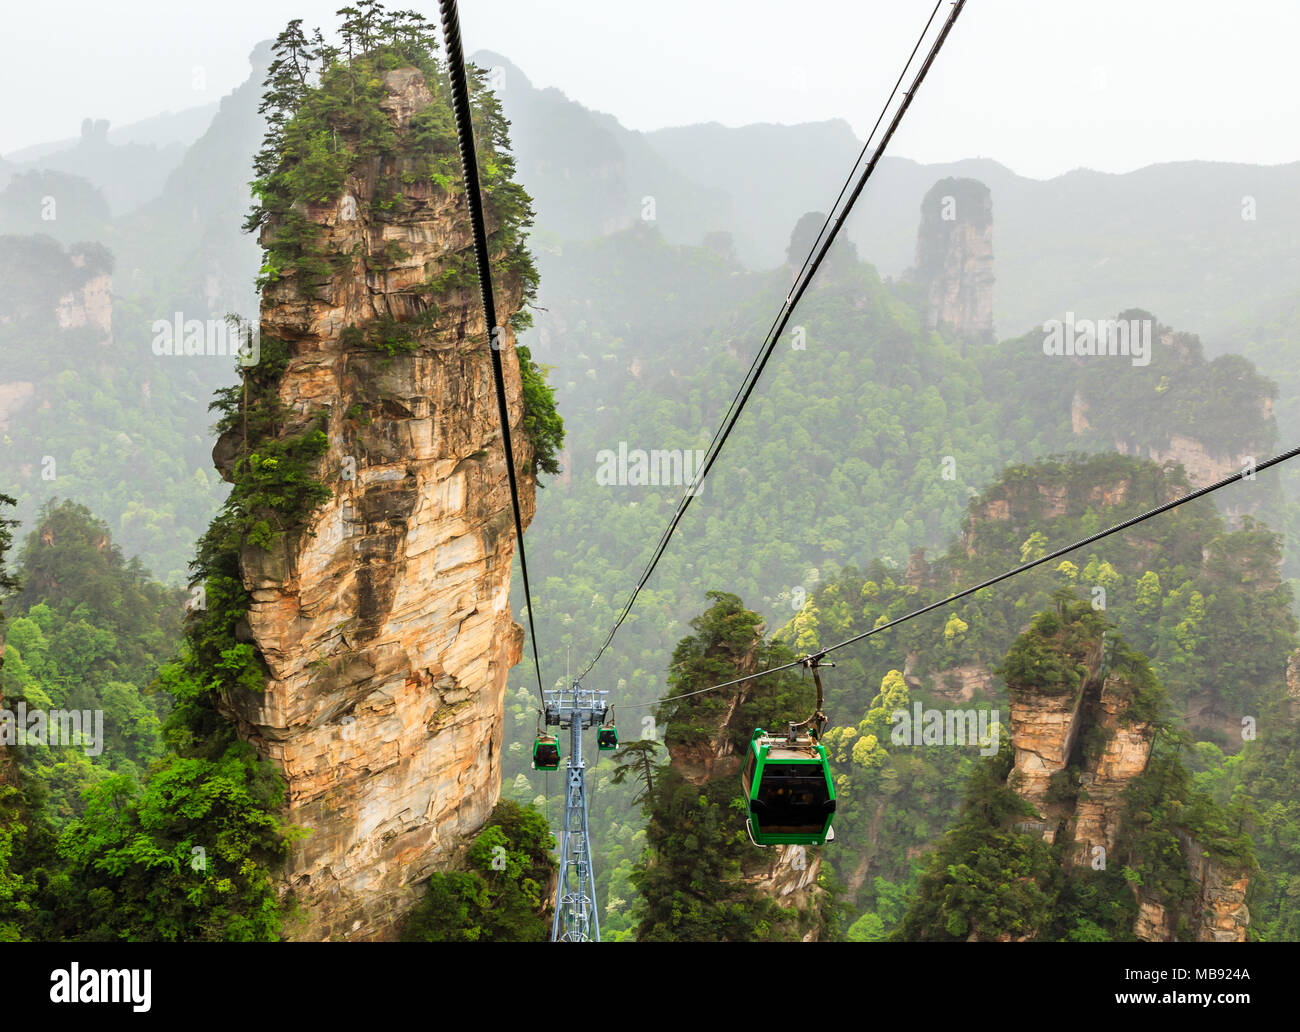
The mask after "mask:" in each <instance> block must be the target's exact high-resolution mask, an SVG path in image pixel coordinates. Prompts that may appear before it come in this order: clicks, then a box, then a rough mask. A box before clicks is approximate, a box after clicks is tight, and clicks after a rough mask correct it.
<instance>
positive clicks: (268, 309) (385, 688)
mask: <svg viewBox="0 0 1300 1032" xmlns="http://www.w3.org/2000/svg"><path fill="white" fill-rule="evenodd" d="M385 86H386V89H387V98H386V99H385V100H384V101H383V102H382V104H381V107H382V108H383V110H384V112H385V113H386V115H387V116H388V118H389V120H390V122H391V124H392V125H393V127H394V128H395V130H396V131H397V133H398V135H399V137H400V136H401V135H402V134H404V133H407V132H408V131H409V130H410V120H411V117H412V115H413V114H415V113H416V112H418V111H420V110H422V109H423V108H425V107H426V106H427V105H428V104H429V103H430V102H431V100H432V96H431V94H430V92H429V89H428V87H427V86H426V85H425V81H424V78H423V76H422V75H421V74H420V73H419V72H417V71H416V70H415V69H411V68H406V69H397V70H394V71H390V72H388V73H387V74H386V78H385ZM406 160H407V159H405V158H402V157H398V156H393V157H376V158H372V159H368V160H367V161H366V162H364V163H360V164H359V165H358V166H357V167H354V168H353V169H352V171H351V172H350V173H349V175H348V177H347V182H346V184H345V187H344V191H343V194H342V196H341V197H340V199H339V200H338V202H337V203H329V204H325V205H321V206H311V207H309V208H308V210H307V212H306V214H307V216H308V218H310V219H311V220H312V221H313V222H315V223H316V224H317V225H318V226H319V227H320V236H319V240H320V244H321V248H322V250H323V251H324V253H326V254H327V255H330V256H335V261H336V264H335V266H334V268H335V271H334V273H333V275H332V277H331V278H330V279H329V280H328V282H325V283H323V284H319V285H317V287H316V289H315V290H313V291H304V290H300V289H299V288H298V287H297V286H296V285H295V284H294V283H293V282H292V281H291V280H283V281H281V282H280V283H277V284H275V285H273V286H271V287H268V288H267V289H266V290H265V292H264V294H263V297H262V304H261V336H262V338H263V340H268V339H273V340H279V341H284V342H287V343H288V345H289V351H290V357H289V360H288V365H287V367H286V368H285V370H284V372H283V374H282V376H281V377H280V379H279V388H278V393H279V397H280V400H281V401H282V402H283V403H284V405H286V406H287V407H288V408H289V409H290V410H291V411H292V412H293V413H294V414H295V415H294V418H296V419H298V420H300V421H301V423H302V424H303V425H307V424H310V423H312V422H313V421H315V420H318V419H320V420H323V426H324V429H325V432H326V433H327V435H328V438H329V448H328V452H327V454H326V455H325V457H324V458H323V460H322V462H321V470H322V476H323V478H324V479H325V480H326V482H327V483H330V484H331V486H332V487H333V488H334V491H333V495H332V497H331V498H329V499H328V500H327V501H325V502H324V504H322V505H321V506H320V507H319V508H318V509H316V510H315V511H314V513H313V514H312V516H311V518H310V523H309V525H308V527H307V530H306V532H305V533H304V534H302V535H300V536H298V537H297V538H296V539H294V540H289V539H282V540H280V541H279V542H278V543H277V544H275V545H273V546H272V548H271V549H270V550H269V551H267V550H263V549H262V548H259V547H256V546H245V547H244V549H243V551H242V554H241V557H240V558H241V562H240V566H241V572H242V577H243V580H244V583H245V586H246V587H247V589H248V590H249V592H250V593H251V596H252V600H253V601H252V606H251V609H250V610H249V612H248V616H247V625H248V635H249V637H250V639H251V640H252V642H253V643H254V644H255V645H256V647H257V648H258V650H259V651H260V653H261V655H262V656H263V658H264V659H265V661H266V664H267V666H268V668H269V669H270V672H271V679H270V681H269V682H268V684H267V686H266V692H265V694H264V695H262V696H260V697H258V696H253V695H244V696H241V697H238V698H236V697H229V698H227V699H226V700H225V711H226V712H227V715H228V716H229V717H231V718H232V719H233V720H234V721H235V722H236V723H237V725H238V727H239V729H240V732H241V734H242V735H243V736H244V737H246V738H247V739H248V740H249V741H251V742H253V743H254V744H255V745H256V747H257V748H258V749H259V750H260V751H261V752H262V753H263V754H264V755H265V756H266V757H268V758H269V759H270V760H271V761H272V762H273V763H274V764H275V765H276V766H277V767H278V768H279V770H280V772H281V773H282V775H283V777H284V780H285V782H286V784H287V786H288V802H287V806H288V812H287V814H286V819H287V820H288V821H289V822H290V823H291V824H295V825H299V826H301V827H303V828H305V829H307V830H308V832H309V834H308V835H307V837H305V838H304V839H302V840H300V841H299V842H298V843H296V845H295V847H294V850H293V853H292V856H291V858H290V860H289V862H288V864H287V867H286V873H285V882H284V889H285V890H286V891H291V892H292V894H293V896H294V897H295V899H296V900H297V902H298V903H299V904H300V906H301V907H302V909H303V911H304V918H303V920H301V921H299V922H297V923H295V924H293V925H291V926H290V927H288V928H287V929H286V934H288V935H289V936H291V937H293V938H299V939H371V938H389V937H391V936H392V934H393V932H394V923H395V921H396V919H397V918H398V917H399V916H400V915H401V913H402V912H403V910H404V909H405V908H406V907H407V906H408V905H409V903H410V902H411V901H412V900H413V898H414V891H415V890H414V887H413V886H414V883H416V882H418V881H420V880H421V879H423V878H426V877H427V876H428V875H429V874H430V873H431V872H432V871H434V870H436V869H440V868H445V867H447V866H448V865H449V864H450V863H452V862H453V861H454V860H456V859H457V857H458V855H459V853H460V852H461V851H462V850H463V848H464V847H465V846H466V845H467V842H468V839H469V837H471V836H472V834H473V833H474V832H476V831H477V830H478V828H479V827H480V826H481V825H482V824H483V823H484V821H485V820H486V818H487V817H488V815H489V814H490V812H491V810H492V807H493V805H494V804H495V802H496V800H497V798H498V794H499V790H500V777H501V766H500V753H501V735H502V710H503V702H504V694H505V687H506V675H507V672H508V670H509V669H510V667H511V666H512V665H513V664H514V663H516V662H517V661H518V659H519V657H520V650H521V644H522V637H523V636H522V630H521V629H520V628H519V627H518V626H517V625H516V624H515V623H514V621H513V619H512V616H511V612H510V607H509V604H508V598H509V587H510V567H511V559H512V556H513V552H514V540H513V527H512V519H511V514H510V497H509V489H508V486H507V479H506V470H505V459H504V455H503V451H502V445H501V435H500V430H499V427H498V425H497V420H498V417H497V408H496V400H495V395H494V387H493V380H492V371H491V352H490V350H489V348H488V344H487V342H488V328H487V327H486V326H485V325H484V322H483V315H482V307H481V305H480V304H479V302H478V295H477V290H476V289H472V290H462V289H452V290H449V291H444V292H443V293H441V294H439V295H438V296H436V297H434V296H431V295H430V294H429V292H428V287H427V284H428V283H429V281H430V280H431V279H433V278H435V277H437V276H439V275H441V274H443V273H445V272H446V271H447V270H448V268H450V267H453V263H458V262H460V261H461V260H462V259H464V260H467V261H469V262H472V260H473V258H472V238H471V232H470V228H469V224H468V217H467V214H466V208H465V204H464V198H463V195H461V194H459V193H454V194H452V193H447V192H445V191H443V190H441V189H440V188H438V187H437V186H435V185H433V184H431V183H430V182H428V181H427V180H424V181H420V180H419V179H418V178H417V177H408V182H406V183H405V184H404V185H403V189H402V192H401V196H400V197H399V199H398V200H397V201H396V202H393V203H391V204H389V205H373V204H372V201H374V200H375V198H376V194H377V191H378V190H379V188H380V183H381V181H388V182H392V181H394V179H395V178H396V179H399V180H400V177H401V176H402V174H403V172H404V171H405V168H404V166H403V162H404V161H406ZM410 179H416V181H415V182H409V180H410ZM492 228H493V227H492V226H489V232H491V230H492ZM274 229H275V227H274V225H272V226H271V227H269V228H268V232H273V231H274ZM394 245H397V246H394ZM394 255H398V257H396V258H394V257H393V256H394ZM503 280H504V281H498V283H497V288H498V293H497V306H498V311H499V313H500V318H501V321H502V322H503V323H508V320H509V317H510V315H511V314H512V313H514V312H515V311H517V310H518V308H519V307H520V304H521V296H522V288H521V287H520V285H519V284H518V283H512V282H510V279H509V277H503ZM309 294H310V295H312V296H307V295H309ZM421 318H422V319H423V320H425V321H423V322H421V321H418V320H420V319H421ZM412 320H417V321H416V322H413V321H412ZM395 324H408V325H407V327H406V328H407V329H408V331H409V334H410V335H411V336H413V338H414V339H415V341H416V343H417V345H418V346H417V347H415V348H414V350H412V351H410V353H402V351H398V353H395V354H392V355H390V354H388V353H386V352H385V351H384V350H381V349H379V348H377V347H376V346H375V345H374V344H373V343H367V342H366V341H367V340H368V339H370V335H369V333H368V331H369V330H370V329H372V328H374V327H375V326H377V325H380V326H387V327H391V326H393V325H395ZM503 329H504V338H503V342H504V347H503V349H502V357H503V359H504V364H505V368H506V385H507V395H508V399H509V411H510V419H511V425H512V431H511V432H512V437H513V439H514V442H515V448H516V455H517V458H518V460H519V461H520V463H521V465H522V466H523V467H524V469H527V468H530V464H531V449H530V446H529V444H528V439H527V437H526V436H525V434H524V433H523V430H522V418H523V408H522V400H521V394H520V380H519V370H518V363H517V360H516V356H515V353H514V338H513V334H512V332H511V331H510V329H509V328H508V325H507V326H505V327H504V328H503ZM357 331H360V332H357ZM240 447H241V442H240V441H239V439H238V432H237V431H232V432H231V433H230V434H228V435H227V436H226V437H224V438H223V439H222V440H221V441H220V442H219V443H218V445H217V448H216V450H215V452H214V458H215V459H216V460H217V464H218V466H219V467H222V468H223V469H225V468H228V467H229V464H230V463H231V461H232V459H233V458H234V456H235V455H237V454H238V453H239V449H240ZM522 474H523V470H521V478H520V487H521V493H522V497H521V502H522V505H523V508H524V512H523V517H524V520H525V522H527V521H529V520H531V518H532V515H533V512H534V509H535V506H534V488H535V482H534V481H533V479H532V478H531V477H530V476H527V475H522Z"/></svg>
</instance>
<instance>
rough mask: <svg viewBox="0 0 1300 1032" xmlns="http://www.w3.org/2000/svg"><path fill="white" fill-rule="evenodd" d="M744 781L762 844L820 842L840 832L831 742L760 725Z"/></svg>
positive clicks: (753, 832) (752, 833) (752, 826)
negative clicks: (837, 829) (775, 732)
mask: <svg viewBox="0 0 1300 1032" xmlns="http://www.w3.org/2000/svg"><path fill="white" fill-rule="evenodd" d="M740 783H741V786H742V787H743V788H744V790H745V803H746V805H747V806H748V807H749V820H748V821H747V822H746V823H747V826H748V831H749V837H750V840H751V841H752V842H753V843H754V844H755V845H756V846H775V845H795V844H797V845H807V846H820V845H821V844H822V843H824V842H826V841H827V840H828V839H831V838H834V832H833V830H832V829H831V818H832V817H834V816H835V785H834V783H833V781H832V779H831V769H830V762H829V761H828V760H827V758H826V747H825V746H824V745H822V744H821V743H820V742H818V741H817V740H816V739H814V738H813V737H812V736H811V735H800V736H797V737H794V738H791V737H789V736H787V735H769V734H768V733H767V732H766V731H764V730H763V729H762V728H761V727H760V728H755V729H754V737H753V738H752V739H751V740H750V743H749V753H748V755H747V756H746V758H745V768H744V771H743V773H742V774H741V776H740Z"/></svg>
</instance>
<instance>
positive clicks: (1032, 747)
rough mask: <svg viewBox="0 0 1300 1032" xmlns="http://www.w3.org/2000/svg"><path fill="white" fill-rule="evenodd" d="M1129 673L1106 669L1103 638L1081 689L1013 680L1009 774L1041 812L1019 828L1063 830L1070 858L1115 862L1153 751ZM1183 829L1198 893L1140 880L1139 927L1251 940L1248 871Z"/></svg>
mask: <svg viewBox="0 0 1300 1032" xmlns="http://www.w3.org/2000/svg"><path fill="white" fill-rule="evenodd" d="M1132 677H1133V675H1132V673H1131V671H1126V672H1116V671H1112V670H1110V669H1109V664H1108V661H1107V660H1106V659H1105V658H1104V643H1103V642H1102V641H1101V640H1098V641H1095V642H1093V643H1091V644H1090V645H1089V646H1088V648H1087V653H1086V657H1085V663H1084V672H1083V674H1082V677H1081V679H1080V683H1079V686H1078V689H1077V690H1075V691H1071V692H1066V693H1046V692H1042V691H1040V690H1037V689H1036V688H1035V687H1034V686H1032V685H1025V684H1017V683H1009V684H1008V688H1009V690H1010V698H1011V742H1012V747H1013V749H1014V755H1015V760H1014V765H1013V767H1012V771H1011V774H1010V775H1009V777H1008V780H1007V783H1008V785H1009V787H1011V788H1012V789H1014V790H1015V791H1016V793H1017V794H1019V795H1020V796H1021V798H1023V799H1025V800H1026V801H1027V802H1029V803H1030V804H1031V806H1033V808H1034V810H1035V812H1036V815H1037V818H1036V819H1031V820H1026V821H1022V822H1021V823H1020V826H1019V830H1021V831H1026V832H1031V833H1035V834H1041V836H1042V837H1043V839H1044V840H1045V841H1047V842H1057V841H1058V840H1062V841H1063V842H1064V843H1065V846H1066V851H1067V855H1068V856H1069V857H1070V860H1069V862H1070V863H1073V864H1074V865H1076V866H1078V867H1092V868H1093V869H1097V867H1098V864H1101V865H1104V864H1105V863H1107V862H1115V858H1116V857H1117V856H1118V855H1119V854H1118V850H1119V848H1120V833H1121V830H1122V825H1123V819H1124V815H1125V811H1126V809H1127V805H1128V800H1127V799H1126V797H1125V790H1126V789H1127V788H1128V787H1129V786H1130V784H1132V783H1133V781H1134V779H1136V778H1138V777H1139V776H1140V775H1142V774H1143V772H1144V771H1145V770H1146V769H1147V764H1148V762H1149V760H1150V758H1151V750H1152V743H1153V741H1154V738H1155V725H1154V723H1153V722H1152V721H1150V720H1147V719H1142V718H1141V716H1140V715H1138V714H1137V713H1135V712H1134V710H1135V706H1134V702H1133V700H1134V699H1135V698H1136V697H1137V696H1138V694H1139V693H1140V687H1139V686H1138V685H1137V684H1136V683H1135V682H1134V681H1133V680H1132ZM1071 774H1073V775H1074V780H1073V783H1072V779H1071V777H1070V775H1071ZM1062 837H1063V838H1062ZM1178 837H1179V841H1180V845H1181V849H1182V853H1183V860H1184V862H1185V864H1186V867H1187V873H1188V875H1189V877H1190V878H1191V881H1192V884H1193V885H1194V887H1195V892H1194V898H1193V899H1191V900H1190V901H1186V902H1184V903H1183V904H1182V905H1180V906H1172V905H1170V904H1169V903H1168V902H1166V901H1163V900H1160V899H1157V898H1154V897H1153V896H1152V895H1151V894H1150V892H1149V891H1148V890H1147V889H1146V888H1145V887H1143V886H1142V885H1141V884H1138V885H1137V886H1135V887H1134V889H1133V892H1134V896H1135V901H1136V903H1137V908H1138V909H1137V917H1136V920H1135V923H1134V934H1135V935H1136V937H1137V938H1138V939H1141V940H1143V941H1148V942H1167V941H1172V940H1173V939H1175V938H1176V937H1178V935H1179V925H1180V923H1182V924H1183V925H1184V926H1185V928H1186V930H1187V933H1188V934H1190V935H1191V937H1193V938H1195V939H1197V940H1199V941H1213V942H1244V941H1245V938H1246V928H1247V926H1248V925H1249V923H1250V911H1249V910H1248V908H1247V906H1246V902H1245V900H1246V892H1247V889H1248V888H1249V885H1250V878H1249V875H1248V874H1247V873H1246V872H1244V871H1240V870H1234V869H1230V868H1227V867H1225V866H1224V865H1223V864H1221V863H1219V862H1217V861H1216V860H1214V859H1212V858H1211V857H1209V856H1207V855H1206V853H1205V850H1204V848H1203V847H1202V846H1201V844H1200V843H1198V842H1197V841H1196V840H1195V839H1194V838H1192V837H1191V836H1190V835H1189V834H1187V833H1185V832H1180V833H1179V836H1178ZM1140 873H1141V872H1140V871H1139V874H1140ZM1180 919H1181V921H1180Z"/></svg>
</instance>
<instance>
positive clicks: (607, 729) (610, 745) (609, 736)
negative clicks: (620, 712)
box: [596, 706, 618, 752]
mask: <svg viewBox="0 0 1300 1032" xmlns="http://www.w3.org/2000/svg"><path fill="white" fill-rule="evenodd" d="M596 748H597V749H599V750H600V751H601V752H613V751H614V750H615V749H617V748H618V728H617V727H616V726H615V725H614V707H613V706H611V707H610V708H609V723H608V724H602V725H601V726H600V727H598V728H597V729H596Z"/></svg>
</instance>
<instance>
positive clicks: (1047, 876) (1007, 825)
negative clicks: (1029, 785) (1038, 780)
mask: <svg viewBox="0 0 1300 1032" xmlns="http://www.w3.org/2000/svg"><path fill="white" fill-rule="evenodd" d="M1011 758H1012V749H1011V742H1010V740H1009V739H1004V740H1003V742H1002V745H1001V748H1000V751H999V753H998V754H997V756H993V757H990V758H989V759H988V760H986V761H984V762H983V763H981V764H980V765H979V766H978V767H977V768H976V771H975V773H974V775H973V776H972V777H971V780H970V783H969V785H968V786H967V789H966V794H965V799H964V800H963V803H962V811H961V818H960V819H959V821H958V823H957V825H956V826H955V827H954V828H952V829H951V830H950V831H948V832H947V833H946V834H945V835H944V836H943V838H942V839H940V840H939V845H938V848H937V849H936V850H935V853H934V856H933V858H932V859H931V862H930V866H929V868H928V870H927V871H926V873H925V874H924V875H923V876H922V877H921V880H920V882H919V883H918V885H917V894H916V898H915V900H914V901H913V903H912V905H911V907H909V909H908V911H907V914H906V916H905V917H904V919H903V922H902V924H901V925H899V928H898V930H897V931H896V932H895V933H894V936H893V937H894V938H900V939H906V940H913V941H915V940H936V939H937V940H958V941H960V940H966V939H970V940H982V941H991V940H996V939H999V938H1002V939H1006V938H1011V939H1018V938H1033V937H1034V936H1035V935H1036V934H1037V932H1038V930H1039V929H1040V928H1041V927H1042V926H1043V925H1044V924H1046V922H1047V921H1048V919H1049V916H1050V913H1051V902H1052V897H1051V893H1050V886H1051V883H1052V879H1053V876H1054V873H1055V870H1056V864H1055V862H1054V860H1053V857H1052V852H1051V849H1050V847H1049V846H1048V845H1047V844H1046V843H1045V842H1044V841H1043V840H1042V838H1041V836H1039V835H1035V834H1033V833H1031V832H1020V831H1016V830H1015V828H1014V827H1013V824H1014V822H1015V821H1016V820H1022V819H1024V818H1025V817H1028V816H1030V815H1032V812H1033V811H1032V810H1031V808H1030V807H1029V805H1028V804H1027V803H1026V802H1025V801H1024V800H1022V799H1021V798H1020V797H1019V796H1018V795H1016V793H1015V792H1013V791H1011V790H1010V789H1008V788H1007V787H1006V784H1005V781H1006V776H1007V772H1008V771H1009V770H1010V769H1011Z"/></svg>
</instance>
